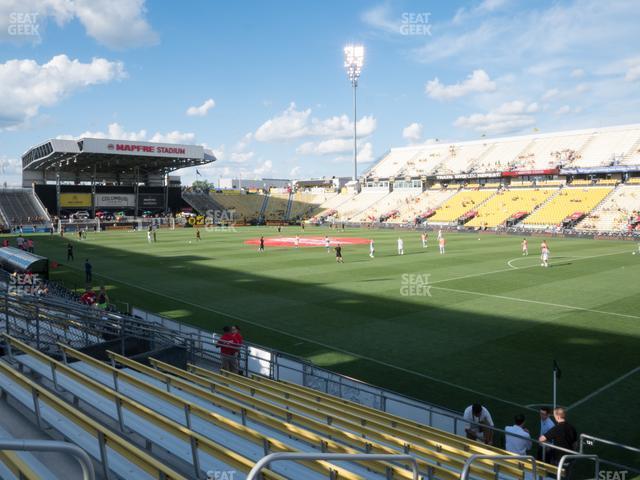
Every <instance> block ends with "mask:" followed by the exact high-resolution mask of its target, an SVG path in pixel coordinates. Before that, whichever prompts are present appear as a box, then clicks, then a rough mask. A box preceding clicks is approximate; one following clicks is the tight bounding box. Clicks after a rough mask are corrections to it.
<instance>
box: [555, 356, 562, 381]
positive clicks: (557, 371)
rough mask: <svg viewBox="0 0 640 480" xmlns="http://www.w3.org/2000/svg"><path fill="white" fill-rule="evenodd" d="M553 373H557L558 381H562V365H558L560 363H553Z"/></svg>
mask: <svg viewBox="0 0 640 480" xmlns="http://www.w3.org/2000/svg"><path fill="white" fill-rule="evenodd" d="M553 371H554V372H555V374H556V378H557V379H560V377H562V370H560V365H558V362H556V361H555V360H554V361H553Z"/></svg>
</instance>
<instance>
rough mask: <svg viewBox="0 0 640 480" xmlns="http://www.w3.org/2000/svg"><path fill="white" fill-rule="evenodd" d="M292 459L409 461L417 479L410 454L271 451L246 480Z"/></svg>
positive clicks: (415, 467)
mask: <svg viewBox="0 0 640 480" xmlns="http://www.w3.org/2000/svg"><path fill="white" fill-rule="evenodd" d="M283 460H292V461H296V462H298V461H304V460H327V461H346V462H361V461H372V462H378V461H383V462H394V461H395V462H399V461H403V462H410V463H411V470H412V473H413V480H419V472H418V462H417V460H416V458H415V457H414V456H412V455H401V454H398V455H391V454H368V453H353V454H348V453H289V452H280V453H271V454H269V455H266V456H264V457H262V458H261V459H260V460H258V461H257V462H256V463H255V465H254V466H253V468H252V469H251V471H250V472H249V474H248V475H247V478H246V480H259V479H260V478H262V476H261V473H260V472H261V471H262V469H263V468H266V467H268V466H269V465H270V464H271V463H273V462H278V461H283Z"/></svg>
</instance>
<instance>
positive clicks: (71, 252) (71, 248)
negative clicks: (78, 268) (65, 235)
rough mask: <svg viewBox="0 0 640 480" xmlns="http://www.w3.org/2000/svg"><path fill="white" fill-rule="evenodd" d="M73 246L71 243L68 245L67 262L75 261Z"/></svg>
mask: <svg viewBox="0 0 640 480" xmlns="http://www.w3.org/2000/svg"><path fill="white" fill-rule="evenodd" d="M73 259H74V258H73V245H72V244H71V243H68V244H67V261H69V260H73Z"/></svg>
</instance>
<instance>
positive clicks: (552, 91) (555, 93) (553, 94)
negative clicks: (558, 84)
mask: <svg viewBox="0 0 640 480" xmlns="http://www.w3.org/2000/svg"><path fill="white" fill-rule="evenodd" d="M559 93H560V90H558V89H557V88H551V89H549V90H547V91H546V92H544V95H542V101H544V102H546V101H547V100H551V99H552V98H554V97H557V96H558V94H559Z"/></svg>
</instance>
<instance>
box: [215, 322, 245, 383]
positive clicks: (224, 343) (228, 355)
mask: <svg viewBox="0 0 640 480" xmlns="http://www.w3.org/2000/svg"><path fill="white" fill-rule="evenodd" d="M222 331H223V334H222V336H221V337H220V339H219V340H218V342H217V343H216V346H217V347H219V348H220V357H221V358H222V367H221V369H222V370H228V371H229V372H232V373H238V350H239V349H240V347H239V345H238V337H237V336H236V334H234V333H232V331H231V327H227V326H225V327H224V328H223V329H222ZM241 338H242V337H241Z"/></svg>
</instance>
